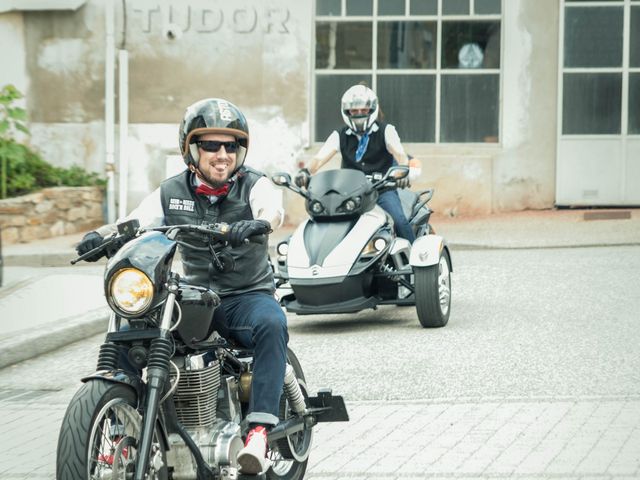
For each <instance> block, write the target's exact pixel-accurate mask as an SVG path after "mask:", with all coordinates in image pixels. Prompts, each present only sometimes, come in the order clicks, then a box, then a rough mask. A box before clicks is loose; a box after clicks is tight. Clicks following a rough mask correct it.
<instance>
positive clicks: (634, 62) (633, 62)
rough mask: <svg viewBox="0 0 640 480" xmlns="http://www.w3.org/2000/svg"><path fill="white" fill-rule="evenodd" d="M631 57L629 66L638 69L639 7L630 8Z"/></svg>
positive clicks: (639, 50) (639, 55) (639, 45)
mask: <svg viewBox="0 0 640 480" xmlns="http://www.w3.org/2000/svg"><path fill="white" fill-rule="evenodd" d="M629 47H630V48H631V56H630V57H629V66H631V68H637V67H640V5H638V6H637V7H636V6H633V7H631V41H630V45H629Z"/></svg>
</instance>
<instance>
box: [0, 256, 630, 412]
mask: <svg viewBox="0 0 640 480" xmlns="http://www.w3.org/2000/svg"><path fill="white" fill-rule="evenodd" d="M453 266H454V272H453V276H452V290H453V293H452V295H453V303H452V311H451V318H450V320H449V323H448V325H447V326H446V327H444V328H439V329H423V328H422V327H420V324H419V322H418V320H417V317H416V314H415V310H414V309H413V308H411V307H403V308H397V307H384V308H380V309H378V310H376V311H373V310H370V311H365V312H360V313H359V314H356V315H328V316H326V315H325V316H322V315H312V316H296V315H289V331H290V346H291V347H292V348H293V349H294V350H295V352H296V353H297V355H298V357H299V358H300V360H301V361H302V365H303V368H304V369H305V372H306V376H307V381H308V383H310V386H311V387H312V388H313V387H314V386H315V387H323V386H331V387H332V388H333V389H334V391H336V392H341V393H342V394H344V395H345V396H346V397H347V398H349V399H350V400H383V399H393V400H407V399H408V400H418V399H431V398H455V397H476V398H482V397H494V396H500V397H503V396H515V397H520V396H525V397H526V396H584V395H624V394H637V393H639V392H640V373H639V372H640V355H638V351H637V346H638V345H640V329H639V328H638V323H637V322H638V319H639V315H640V314H639V313H638V312H640V284H639V282H638V272H639V271H640V247H613V248H575V249H537V250H466V251H460V252H454V255H453ZM101 341H102V335H98V336H96V337H93V338H89V339H87V340H86V341H84V342H79V344H74V345H72V346H70V347H68V348H65V349H61V350H60V351H58V352H55V353H52V354H50V355H46V357H47V358H46V359H42V360H44V361H46V363H47V364H49V365H51V364H55V365H56V371H57V372H58V373H59V375H56V376H54V377H53V378H41V377H40V376H33V375H32V374H30V373H29V372H30V367H29V365H31V363H36V364H37V363H38V360H34V361H33V362H24V363H23V364H19V365H16V366H15V367H13V368H9V369H5V370H2V371H0V384H2V385H12V384H15V383H20V381H24V380H25V379H28V385H29V386H31V387H33V388H38V387H41V386H46V387H48V388H53V387H58V388H59V387H62V388H64V387H66V386H68V384H69V383H73V380H71V382H69V380H70V379H73V378H77V376H78V374H79V373H80V372H82V371H88V370H90V369H91V368H93V365H94V363H95V361H94V359H95V350H96V348H97V345H99V343H100V342H101ZM71 352H73V353H71ZM56 377H57V378H56ZM62 379H64V381H63V380H62Z"/></svg>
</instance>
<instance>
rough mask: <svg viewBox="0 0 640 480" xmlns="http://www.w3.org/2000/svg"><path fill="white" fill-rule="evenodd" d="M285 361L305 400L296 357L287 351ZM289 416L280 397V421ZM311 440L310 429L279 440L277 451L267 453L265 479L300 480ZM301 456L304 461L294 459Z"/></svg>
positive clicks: (303, 472) (307, 457)
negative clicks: (269, 463)
mask: <svg viewBox="0 0 640 480" xmlns="http://www.w3.org/2000/svg"><path fill="white" fill-rule="evenodd" d="M287 360H288V362H289V363H290V364H291V366H292V367H293V370H294V372H295V374H296V378H297V379H298V381H299V383H300V387H301V388H302V393H303V394H304V396H305V398H307V391H306V387H305V379H304V373H303V371H302V366H301V365H300V362H299V361H298V358H297V357H296V355H295V354H294V353H293V352H292V351H291V350H290V349H287ZM291 415H295V414H294V413H293V412H292V411H291V409H290V408H289V402H288V401H287V399H286V395H284V393H283V395H282V398H281V400H280V414H279V417H280V420H285V419H287V418H289V417H290V416H291ZM312 440H313V431H312V429H311V428H305V429H304V430H302V431H301V432H298V433H294V434H292V435H290V436H289V437H287V438H283V439H280V440H278V441H277V442H276V445H277V449H274V450H271V451H270V452H269V457H270V459H271V462H272V464H271V468H269V470H267V478H268V479H269V480H302V478H303V477H304V474H305V472H306V470H307V463H308V461H309V456H308V454H309V450H310V449H311V442H312ZM300 454H302V457H303V458H304V460H301V461H298V460H296V459H295V458H294V457H295V456H298V455H300Z"/></svg>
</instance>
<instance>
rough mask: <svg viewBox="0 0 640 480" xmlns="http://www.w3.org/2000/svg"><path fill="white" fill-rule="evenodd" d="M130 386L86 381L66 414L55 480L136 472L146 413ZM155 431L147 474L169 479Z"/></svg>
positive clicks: (126, 475)
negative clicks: (141, 412)
mask: <svg viewBox="0 0 640 480" xmlns="http://www.w3.org/2000/svg"><path fill="white" fill-rule="evenodd" d="M136 404H137V402H136V394H135V392H134V391H133V389H131V388H130V387H128V386H126V385H123V384H119V383H111V382H106V381H102V380H92V381H89V382H87V383H85V384H84V385H83V386H82V387H81V388H80V389H79V390H78V392H77V393H76V394H75V396H74V397H73V399H72V400H71V402H70V403H69V406H68V407H67V412H66V413H65V416H64V419H63V421H62V425H61V427H60V436H59V437H58V451H57V458H56V478H57V480H81V479H86V480H94V479H95V480H98V479H106V478H109V479H114V480H115V479H123V480H124V479H129V478H133V474H134V473H135V464H136V461H137V458H138V452H137V447H138V441H139V438H140V430H141V424H142V418H141V417H140V414H139V413H138V411H137V410H136ZM158 438H159V435H158V434H157V432H156V434H155V436H154V441H153V445H152V451H151V455H150V458H149V467H148V469H147V478H149V479H155V480H167V479H168V473H167V466H166V455H165V448H164V445H163V444H162V442H159V441H158Z"/></svg>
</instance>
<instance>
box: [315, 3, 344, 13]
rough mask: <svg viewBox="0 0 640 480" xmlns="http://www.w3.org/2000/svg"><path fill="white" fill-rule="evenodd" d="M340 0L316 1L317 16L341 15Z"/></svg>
mask: <svg viewBox="0 0 640 480" xmlns="http://www.w3.org/2000/svg"><path fill="white" fill-rule="evenodd" d="M340 4H341V2H340V0H316V15H338V16H339V15H340Z"/></svg>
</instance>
